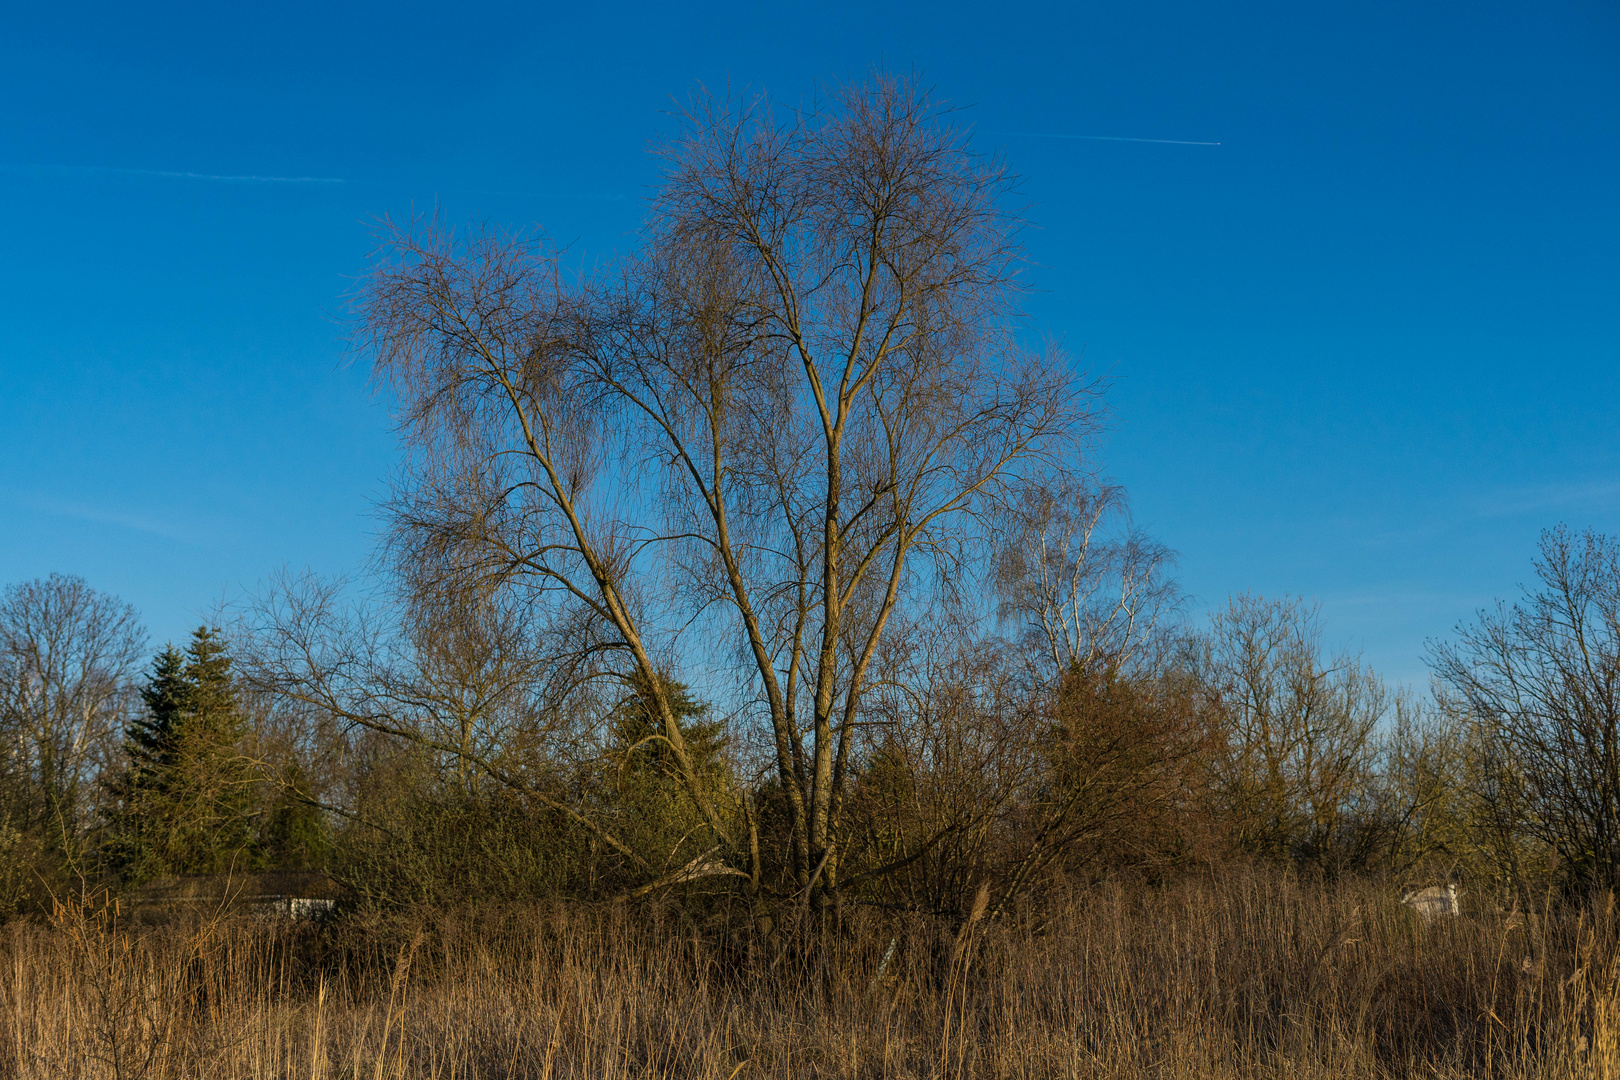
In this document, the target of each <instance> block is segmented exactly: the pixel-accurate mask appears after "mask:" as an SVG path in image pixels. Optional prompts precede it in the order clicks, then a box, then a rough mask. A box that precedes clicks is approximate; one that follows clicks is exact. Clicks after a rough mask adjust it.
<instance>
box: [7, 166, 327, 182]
mask: <svg viewBox="0 0 1620 1080" xmlns="http://www.w3.org/2000/svg"><path fill="white" fill-rule="evenodd" d="M0 169H5V170H6V171H8V172H50V171H53V170H55V171H63V172H92V173H111V174H114V175H117V176H162V177H167V178H169V179H171V180H216V181H226V182H230V183H248V184H342V183H345V182H346V181H344V180H343V179H342V178H341V177H336V176H226V175H221V174H217V173H196V172H170V171H168V170H166V169H124V168H116V167H113V166H110V165H0Z"/></svg>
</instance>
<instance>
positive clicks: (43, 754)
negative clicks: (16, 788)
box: [0, 574, 146, 857]
mask: <svg viewBox="0 0 1620 1080" xmlns="http://www.w3.org/2000/svg"><path fill="white" fill-rule="evenodd" d="M145 649H146V632H145V631H144V630H143V629H142V628H141V626H140V622H139V620H138V618H137V616H136V614H135V609H134V608H132V607H130V606H129V605H127V604H124V603H123V602H121V601H119V600H118V599H117V598H116V597H113V596H109V595H107V594H106V593H101V592H97V591H96V590H95V589H92V588H91V587H90V586H89V585H88V584H87V583H86V582H85V581H84V579H83V578H77V577H69V576H65V575H61V574H52V575H51V576H50V577H48V578H42V579H36V580H34V581H28V582H22V583H20V584H16V585H11V586H9V587H7V588H6V589H5V590H4V592H0V737H3V738H4V740H5V744H6V747H5V748H6V751H7V754H8V757H9V762H8V763H9V765H10V766H11V767H12V769H13V770H15V773H16V778H17V779H19V780H21V781H22V782H23V786H24V790H25V791H26V792H27V800H28V806H27V810H26V816H27V823H28V825H29V827H31V828H36V829H40V830H42V831H43V832H44V834H45V835H46V836H47V837H48V843H49V845H50V846H51V847H52V848H53V849H55V850H56V851H58V852H59V853H60V854H62V855H64V856H68V857H72V856H73V855H74V854H75V853H76V851H77V843H78V840H79V837H80V832H81V829H82V828H83V826H84V824H85V822H84V820H83V813H84V810H85V803H86V795H87V791H88V785H89V784H90V782H91V780H92V778H93V775H94V772H95V770H96V768H97V767H98V766H99V765H100V764H101V763H102V758H103V757H104V756H105V755H106V754H107V753H108V752H109V751H110V749H111V748H112V744H113V742H114V740H115V739H116V736H117V734H118V732H119V727H120V723H121V721H122V720H123V719H124V718H125V716H126V714H127V709H128V707H129V705H130V689H131V678H132V676H133V675H134V673H135V671H136V668H137V666H138V665H139V663H140V661H141V659H142V656H143V655H144V653H145Z"/></svg>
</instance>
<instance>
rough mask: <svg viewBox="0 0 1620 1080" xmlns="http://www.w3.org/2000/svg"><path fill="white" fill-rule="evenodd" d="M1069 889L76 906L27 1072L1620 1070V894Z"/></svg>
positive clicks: (8, 1003)
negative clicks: (858, 900) (1464, 911)
mask: <svg viewBox="0 0 1620 1080" xmlns="http://www.w3.org/2000/svg"><path fill="white" fill-rule="evenodd" d="M1054 908H1055V910H1053V911H1052V912H1049V913H1048V914H1047V917H1046V919H1045V921H1044V923H1041V924H1039V925H1028V926H1017V927H1015V926H1010V925H1001V924H998V923H995V922H984V921H980V922H976V923H971V924H969V925H968V926H967V927H966V928H964V929H962V930H960V931H959V932H957V933H954V934H953V933H951V932H949V930H947V929H946V928H942V927H937V926H933V925H930V924H928V923H926V922H923V921H920V920H913V921H911V922H909V923H904V924H902V923H898V922H896V923H892V924H891V923H883V922H881V921H880V920H879V919H878V918H876V917H874V916H870V915H867V914H862V915H860V916H858V917H856V918H853V919H851V920H850V925H848V926H846V927H845V928H844V929H843V931H842V932H841V933H840V934H839V935H838V936H837V937H836V938H833V937H828V938H827V939H826V940H824V941H820V942H812V943H808V944H804V945H802V947H793V948H788V947H784V946H783V945H782V944H781V943H779V942H764V941H758V940H751V939H742V938H741V937H738V936H734V937H731V938H727V937H726V936H725V935H723V934H721V933H719V932H717V931H715V930H713V929H712V928H703V927H699V926H697V925H696V924H694V923H692V922H691V921H690V920H686V919H684V918H682V917H681V916H679V915H678V914H677V913H674V912H673V911H671V910H669V909H664V910H662V911H659V910H641V911H636V912H629V911H622V910H615V911H604V910H597V909H574V910H548V911H543V912H542V911H528V912H510V911H509V912H505V913H500V914H490V913H485V914H483V915H461V916H456V917H453V918H449V917H446V918H440V919H437V920H435V921H431V922H429V921H423V922H420V923H418V924H415V925H410V926H397V925H395V926H389V927H377V926H373V927H370V928H360V927H357V926H355V925H353V924H350V925H347V926H334V927H329V928H327V929H325V930H320V931H317V930H313V929H310V928H307V927H303V928H301V927H294V926H287V925H278V924H274V923H270V922H264V921H255V920H253V919H250V918H243V917H236V918H219V919H213V920H202V921H193V922H190V923H187V924H186V925H170V926H161V927H151V928H145V929H140V930H136V931H130V930H126V929H124V928H123V927H122V926H121V925H120V919H119V918H118V917H117V915H116V913H115V912H114V911H112V910H110V909H108V908H105V907H95V906H91V907H88V908H81V907H74V908H68V909H63V910H62V911H60V912H59V913H58V917H57V918H56V920H55V921H54V924H53V925H50V926H43V925H26V924H17V925H13V926H11V927H8V928H6V929H5V930H4V931H3V932H0V964H3V967H0V1074H3V1075H7V1076H15V1077H20V1078H35V1077H38V1078H46V1077H50V1078H53V1080H55V1078H77V1077H83V1078H87V1080H88V1078H92V1077H94V1078H101V1077H119V1078H126V1077H127V1078H134V1077H154V1078H156V1077H162V1078H169V1077H255V1078H258V1077H265V1078H268V1077H278V1078H280V1077H288V1078H292V1077H296V1078H310V1080H315V1078H331V1080H337V1078H354V1080H360V1078H368V1080H369V1078H377V1080H380V1078H383V1077H443V1078H447V1080H448V1078H451V1077H456V1078H462V1077H465V1078H469V1080H470V1078H473V1077H488V1078H503V1077H546V1078H549V1077H655V1076H656V1077H680V1078H688V1077H690V1078H699V1077H714V1078H716V1080H727V1078H732V1077H735V1078H738V1080H742V1078H747V1077H754V1076H761V1077H765V1076H769V1077H782V1078H784V1080H786V1078H792V1080H799V1078H801V1077H811V1076H816V1077H821V1076H837V1077H958V1076H960V1077H987V1078H988V1077H1082V1076H1084V1077H1092V1076H1096V1077H1104V1076H1106V1077H1138V1076H1140V1077H1166V1078H1168V1077H1189V1078H1191V1077H1199V1078H1206V1077H1215V1078H1223V1077H1335V1078H1347V1077H1349V1078H1353V1077H1374V1076H1379V1077H1382V1076H1424V1077H1445V1076H1503V1077H1529V1076H1538V1077H1541V1076H1544V1077H1589V1076H1591V1077H1610V1076H1614V1077H1620V998H1617V994H1616V990H1617V987H1616V982H1615V980H1616V975H1617V967H1616V958H1617V946H1616V929H1615V914H1614V910H1613V905H1612V902H1609V901H1607V900H1605V901H1604V902H1602V903H1599V904H1597V905H1595V906H1589V907H1586V908H1580V909H1576V908H1570V909H1568V910H1567V911H1559V912H1556V913H1555V914H1553V915H1551V916H1549V917H1547V918H1546V919H1540V918H1536V919H1530V920H1519V919H1513V918H1507V917H1503V916H1493V915H1477V916H1466V915H1465V917H1462V918H1458V919H1452V920H1437V921H1436V923H1435V924H1434V925H1427V926H1426V925H1422V924H1421V923H1420V922H1419V921H1418V920H1417V918H1416V917H1415V916H1414V915H1413V914H1412V913H1411V912H1410V911H1408V910H1406V909H1403V908H1401V907H1400V906H1399V905H1398V904H1397V903H1396V902H1395V899H1394V898H1393V896H1391V895H1390V890H1389V889H1387V888H1381V887H1375V886H1373V885H1370V884H1351V885H1341V886H1338V887H1317V886H1311V885H1301V884H1300V883H1298V882H1295V881H1293V880H1290V879H1282V880H1277V879H1266V878H1262V877H1256V876H1237V877H1234V878H1231V879H1228V880H1224V881H1220V882H1214V883H1211V882H1189V883H1184V884H1181V885H1177V886H1172V887H1168V888H1165V889H1152V890H1150V889H1143V888H1125V887H1104V888H1098V889H1094V890H1091V891H1089V892H1087V893H1085V894H1083V895H1079V896H1076V897H1074V898H1072V899H1070V900H1066V901H1064V902H1062V903H1060V904H1055V905H1054ZM1031 922H1032V923H1033V920H1031ZM895 937H898V940H899V944H898V946H897V947H896V948H895V949H894V950H893V953H892V957H891V959H890V962H889V965H888V971H887V973H886V974H885V975H883V976H882V977H878V976H877V972H878V968H879V966H880V964H881V963H882V960H883V956H884V954H885V952H887V951H889V950H888V945H889V942H890V940H891V939H892V938H895ZM716 942H721V944H716Z"/></svg>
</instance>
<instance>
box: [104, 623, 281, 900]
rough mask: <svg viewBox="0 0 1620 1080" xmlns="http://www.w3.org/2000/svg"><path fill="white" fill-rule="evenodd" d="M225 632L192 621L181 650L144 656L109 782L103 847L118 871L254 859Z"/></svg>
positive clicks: (251, 807)
mask: <svg viewBox="0 0 1620 1080" xmlns="http://www.w3.org/2000/svg"><path fill="white" fill-rule="evenodd" d="M230 669H231V660H230V655H229V653H228V652H227V649H226V644H225V641H224V640H223V638H222V637H220V635H219V634H218V633H217V632H216V631H213V630H210V629H209V628H208V627H206V626H205V627H199V628H198V629H197V631H196V632H195V633H194V634H193V635H192V639H191V643H190V645H188V646H187V648H186V651H185V653H184V654H183V655H182V654H181V653H180V652H178V651H177V650H176V649H175V648H174V647H173V646H172V645H171V646H170V647H169V648H167V649H165V650H164V651H163V652H162V653H160V654H159V655H158V657H157V659H156V660H155V661H154V662H153V665H152V676H151V678H150V679H149V680H148V682H147V685H146V688H145V690H143V691H142V694H141V697H142V699H143V701H144V702H145V704H146V716H144V717H143V718H141V719H139V720H137V721H136V722H135V723H134V724H133V725H132V726H131V727H130V728H129V729H128V730H127V731H126V732H125V743H124V756H125V765H124V769H123V770H122V772H121V773H120V774H119V776H118V777H117V778H116V779H115V780H114V781H113V783H112V784H111V785H109V787H110V794H111V795H112V797H113V807H112V810H111V812H110V815H109V817H110V820H109V822H108V826H109V827H108V830H107V832H108V837H107V842H106V845H105V847H104V851H105V854H106V857H107V861H108V863H109V864H110V865H111V867H112V868H113V869H114V870H116V871H117V872H118V873H119V875H120V876H122V877H124V878H125V879H126V880H146V879H149V878H152V877H155V876H158V875H161V874H199V873H218V872H221V871H224V870H227V869H230V868H232V867H233V866H234V867H236V868H239V869H245V868H247V867H248V865H249V864H250V863H251V862H252V861H253V860H254V857H255V854H256V853H255V852H254V851H253V850H252V848H253V846H254V845H253V840H254V836H253V826H254V816H255V810H256V809H257V802H258V791H257V788H258V783H257V777H256V776H255V773H254V770H253V767H252V765H251V763H250V762H248V761H247V760H246V759H245V758H243V757H242V755H241V753H240V751H239V749H238V744H239V743H240V742H241V740H242V737H243V735H244V733H245V730H246V724H245V721H244V719H243V717H242V714H241V710H240V709H239V708H238V705H237V700H236V687H235V684H234V681H233V679H232V677H231V670H230Z"/></svg>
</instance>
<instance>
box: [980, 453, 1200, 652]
mask: <svg viewBox="0 0 1620 1080" xmlns="http://www.w3.org/2000/svg"><path fill="white" fill-rule="evenodd" d="M1116 521H1118V522H1120V523H1121V525H1122V526H1123V527H1122V528H1118V529H1116V528H1114V527H1113V526H1114V523H1115V522H1116ZM1002 530H1003V532H1002V539H1001V543H1000V544H999V546H998V551H997V557H996V584H997V586H998V588H999V591H1000V593H1001V607H1000V616H1001V618H1002V620H1003V621H1004V622H1012V623H1015V624H1017V625H1018V626H1019V627H1020V628H1021V629H1022V630H1023V632H1024V636H1025V637H1026V639H1027V640H1028V641H1029V642H1030V643H1031V644H1032V645H1034V646H1035V648H1036V649H1038V650H1039V654H1040V655H1041V656H1042V657H1043V659H1044V660H1045V662H1046V674H1047V677H1048V678H1049V679H1051V678H1061V677H1062V676H1063V674H1064V673H1065V672H1067V671H1068V670H1069V669H1071V668H1079V669H1080V670H1082V671H1085V672H1088V673H1091V674H1100V673H1102V672H1105V671H1106V672H1111V671H1125V670H1130V669H1131V668H1132V666H1133V664H1134V662H1135V661H1136V660H1137V659H1138V657H1139V654H1140V652H1141V650H1142V648H1143V646H1144V645H1145V644H1147V643H1148V642H1150V641H1151V640H1152V639H1153V637H1154V634H1155V632H1156V631H1157V630H1158V629H1159V628H1160V627H1161V624H1162V621H1163V620H1164V618H1165V617H1166V616H1168V615H1171V614H1173V613H1174V612H1175V611H1176V610H1177V609H1178V608H1179V606H1180V601H1181V596H1180V591H1179V589H1178V588H1177V586H1176V583H1175V581H1174V579H1172V578H1171V577H1170V576H1169V571H1170V569H1171V567H1172V565H1173V563H1174V556H1173V555H1172V554H1171V552H1170V551H1169V550H1168V549H1167V548H1165V547H1164V545H1162V544H1159V543H1157V542H1155V541H1154V540H1152V539H1151V538H1150V537H1148V536H1147V535H1146V534H1145V533H1143V532H1142V531H1141V530H1140V529H1136V528H1134V527H1132V526H1131V525H1130V523H1129V520H1128V517H1127V511H1126V504H1125V492H1124V490H1123V489H1121V488H1120V487H1118V486H1117V485H1113V484H1090V483H1087V482H1086V478H1085V477H1083V476H1079V475H1074V474H1067V475H1059V476H1057V477H1054V478H1053V483H1052V484H1051V485H1050V486H1046V485H1030V486H1029V487H1028V488H1027V489H1026V490H1025V491H1023V492H1021V493H1020V497H1019V498H1018V499H1017V500H1016V501H1015V502H1013V503H1012V504H1010V505H1009V506H1008V507H1007V512H1006V515H1005V518H1004V521H1003V524H1002Z"/></svg>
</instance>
